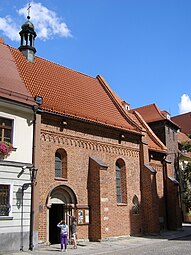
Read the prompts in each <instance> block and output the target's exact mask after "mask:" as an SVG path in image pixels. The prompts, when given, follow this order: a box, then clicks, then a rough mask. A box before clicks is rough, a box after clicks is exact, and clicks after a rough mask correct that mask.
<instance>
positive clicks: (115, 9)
mask: <svg viewBox="0 0 191 255" xmlns="http://www.w3.org/2000/svg"><path fill="white" fill-rule="evenodd" d="M28 3H30V4H31V9H30V16H31V22H32V23H33V24H34V25H35V30H36V32H37V38H36V40H35V47H36V49H37V53H36V55H38V56H39V57H42V58H45V59H47V60H50V61H53V62H55V63H58V64H61V65H64V66H66V67H69V68H71V69H73V70H76V71H79V72H82V73H84V74H87V75H90V76H93V77H96V76H97V75H98V74H100V75H102V76H103V77H104V78H105V79H106V81H107V82H108V84H109V85H110V87H111V88H112V89H113V90H114V91H115V92H116V93H117V94H118V95H119V96H120V97H121V98H122V99H123V100H125V101H126V102H128V103H129V104H130V107H131V108H132V109H133V108H137V107H141V106H144V105H148V104H152V103H156V104H157V106H158V107H159V108H160V109H161V110H166V111H168V112H169V113H170V114H171V116H175V115H178V114H181V113H184V112H188V111H191V1H190V0H54V1H52V0H39V1H31V2H29V1H25V0H16V1H15V0H1V1H0V36H1V37H4V40H5V43H7V44H9V45H11V46H13V47H16V48H18V47H19V44H20V41H19V36H18V32H19V31H20V26H21V25H22V24H23V23H24V22H25V21H26V16H27V6H28Z"/></svg>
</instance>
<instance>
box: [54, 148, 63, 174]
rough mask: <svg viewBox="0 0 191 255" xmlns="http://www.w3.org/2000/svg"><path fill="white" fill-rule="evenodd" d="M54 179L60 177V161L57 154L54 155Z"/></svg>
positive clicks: (59, 156)
mask: <svg viewBox="0 0 191 255" xmlns="http://www.w3.org/2000/svg"><path fill="white" fill-rule="evenodd" d="M55 177H62V159H61V154H60V153H59V152H56V155H55Z"/></svg>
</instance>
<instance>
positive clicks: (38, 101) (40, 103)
mask: <svg viewBox="0 0 191 255" xmlns="http://www.w3.org/2000/svg"><path fill="white" fill-rule="evenodd" d="M34 100H35V102H36V103H37V104H38V105H42V103H43V98H42V97H41V96H35V97H34Z"/></svg>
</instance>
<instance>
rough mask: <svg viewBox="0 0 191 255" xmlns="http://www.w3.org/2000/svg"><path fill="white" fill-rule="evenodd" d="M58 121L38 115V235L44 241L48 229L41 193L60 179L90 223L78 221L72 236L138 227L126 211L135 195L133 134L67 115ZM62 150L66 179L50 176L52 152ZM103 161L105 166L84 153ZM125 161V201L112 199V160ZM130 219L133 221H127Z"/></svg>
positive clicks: (114, 233) (136, 166)
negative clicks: (85, 209)
mask: <svg viewBox="0 0 191 255" xmlns="http://www.w3.org/2000/svg"><path fill="white" fill-rule="evenodd" d="M59 123H60V121H59V120H57V119H54V118H52V119H50V118H46V117H43V124H42V127H41V151H40V158H41V162H40V168H39V173H38V182H39V194H40V201H39V203H40V204H39V208H40V211H39V239H40V240H42V241H45V240H46V239H47V231H48V222H47V220H48V216H47V215H48V210H49V209H48V208H47V199H48V197H49V194H50V192H51V191H52V190H53V189H54V188H55V187H58V186H60V185H65V186H67V187H69V188H70V189H71V190H72V191H73V192H74V193H75V195H76V198H77V206H82V205H85V206H89V208H90V224H89V225H84V226H78V238H80V239H81V238H84V239H86V238H91V239H104V238H108V237H113V236H124V235H129V234H130V233H131V232H136V231H137V232H140V229H141V223H140V216H139V215H136V216H135V217H134V216H133V217H132V214H131V209H132V206H133V203H132V199H133V196H134V195H136V196H137V197H138V199H139V201H140V199H141V194H140V158H139V137H138V136H136V135H133V134H126V135H125V138H124V140H123V141H120V142H119V137H120V132H119V131H116V130H114V129H112V130H111V129H109V128H108V129H106V128H104V127H100V126H93V125H91V124H89V123H79V122H77V121H75V120H69V121H68V125H67V127H65V128H61V127H60V124H59ZM58 149H64V150H65V151H66V153H67V179H62V178H60V179H58V178H55V152H56V151H57V150H58ZM92 156H93V157H96V158H98V159H99V160H101V161H102V162H104V163H105V164H106V165H107V166H108V167H107V170H105V169H104V170H103V169H101V168H100V167H99V166H97V165H96V163H94V162H91V163H90V157H92ZM118 159H121V160H123V161H124V162H125V167H126V185H124V186H126V189H127V203H123V204H117V200H116V173H115V164H116V161H117V160H118ZM132 223H133V224H132Z"/></svg>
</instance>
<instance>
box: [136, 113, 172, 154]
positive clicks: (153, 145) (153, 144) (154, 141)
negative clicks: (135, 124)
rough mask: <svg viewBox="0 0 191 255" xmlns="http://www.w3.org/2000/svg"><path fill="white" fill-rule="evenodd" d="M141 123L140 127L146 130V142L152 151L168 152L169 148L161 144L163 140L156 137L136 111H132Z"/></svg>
mask: <svg viewBox="0 0 191 255" xmlns="http://www.w3.org/2000/svg"><path fill="white" fill-rule="evenodd" d="M132 112H133V113H134V115H135V116H136V118H137V120H138V121H139V123H140V125H141V126H142V127H143V128H144V129H145V131H146V132H145V141H146V142H147V143H148V147H149V149H150V150H154V151H160V152H164V153H165V152H167V147H166V146H165V145H164V144H163V143H162V142H161V140H160V139H159V138H158V137H157V136H156V135H155V133H154V132H153V131H152V129H151V128H150V127H149V125H148V124H147V123H146V121H145V120H144V119H143V117H142V116H141V115H140V114H139V113H138V112H136V111H132Z"/></svg>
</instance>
